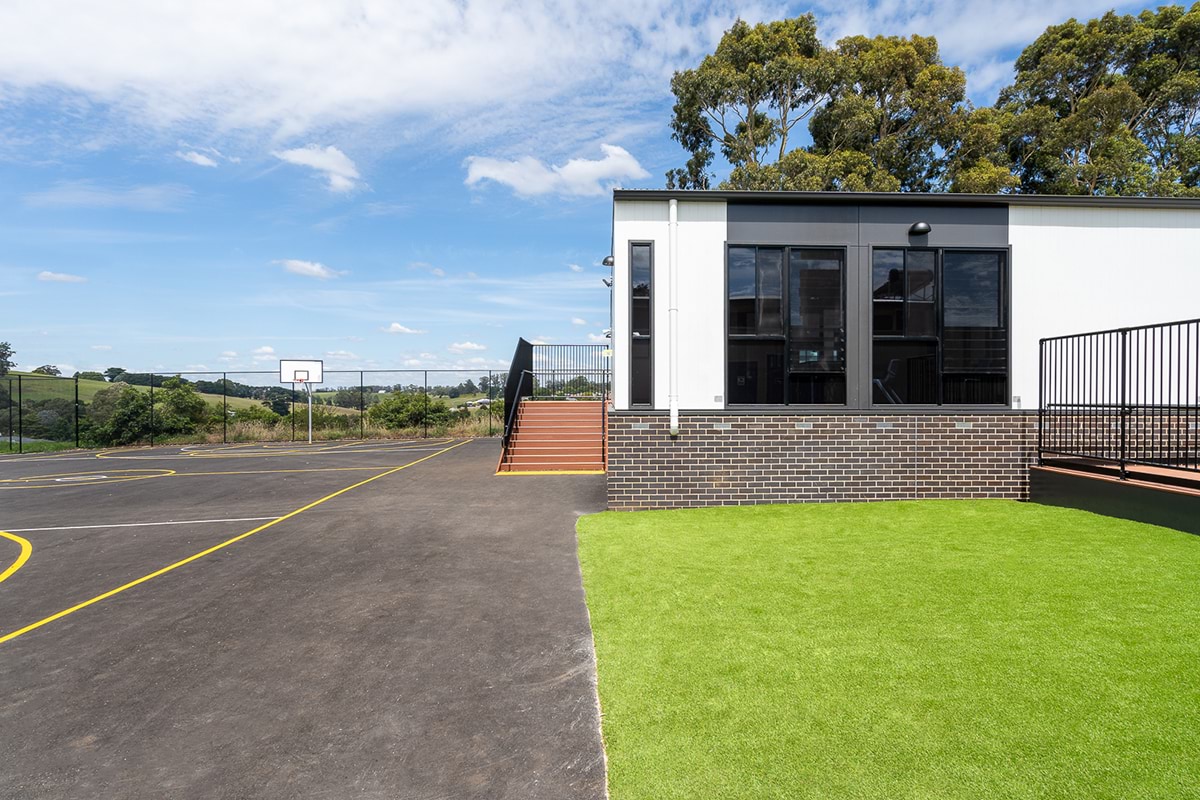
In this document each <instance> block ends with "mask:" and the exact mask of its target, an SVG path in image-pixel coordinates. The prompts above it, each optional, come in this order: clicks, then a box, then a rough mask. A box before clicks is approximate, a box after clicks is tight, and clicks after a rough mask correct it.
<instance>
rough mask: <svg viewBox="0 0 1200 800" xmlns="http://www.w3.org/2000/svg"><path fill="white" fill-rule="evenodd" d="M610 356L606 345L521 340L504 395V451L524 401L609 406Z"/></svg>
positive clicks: (510, 368) (515, 353)
mask: <svg viewBox="0 0 1200 800" xmlns="http://www.w3.org/2000/svg"><path fill="white" fill-rule="evenodd" d="M610 352H611V351H610V350H609V348H608V346H607V345H603V344H532V343H530V342H527V341H525V340H524V339H519V340H518V341H517V349H516V351H515V352H514V353H513V359H512V365H511V366H510V367H509V373H508V384H507V389H506V390H505V395H504V405H505V408H506V409H507V415H506V417H505V424H504V445H505V447H507V446H508V441H509V438H510V437H511V436H512V426H513V421H514V419H515V418H516V417H515V415H516V411H517V405H518V404H519V403H520V401H521V400H522V399H525V398H528V399H531V400H563V399H576V400H585V399H587V400H599V401H602V402H607V400H608V396H609V394H610V393H611V391H612V387H611V385H610V380H611V377H612V376H611V373H610V371H609V353H610Z"/></svg>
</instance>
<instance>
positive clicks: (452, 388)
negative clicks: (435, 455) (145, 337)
mask: <svg viewBox="0 0 1200 800" xmlns="http://www.w3.org/2000/svg"><path fill="white" fill-rule="evenodd" d="M507 376H508V370H507V369H505V370H473V371H468V370H434V369H431V370H352V371H351V370H326V371H325V382H324V383H323V384H322V385H320V386H312V387H307V388H308V389H309V390H311V393H312V422H313V438H314V439H322V440H332V439H388V438H397V439H399V438H405V439H407V438H426V437H443V436H452V437H466V436H497V435H500V434H502V433H503V432H504V408H503V406H504V386H505V382H506V380H507ZM308 400H309V398H308V395H307V393H306V390H305V388H302V387H299V386H293V385H291V384H280V383H279V373H278V372H276V371H269V372H268V371H262V372H166V373H163V372H155V373H151V372H147V373H132V372H126V373H123V374H121V375H119V376H117V377H116V379H115V380H114V381H111V382H110V381H105V380H90V379H87V378H64V377H54V376H49V375H30V374H15V373H10V374H7V375H4V376H2V377H0V434H2V435H0V452H12V453H22V452H39V451H47V450H60V449H66V448H70V447H113V446H120V445H155V444H203V443H211V444H219V443H225V444H228V443H233V442H266V441H284V442H288V441H290V442H295V441H303V440H306V439H307V437H308Z"/></svg>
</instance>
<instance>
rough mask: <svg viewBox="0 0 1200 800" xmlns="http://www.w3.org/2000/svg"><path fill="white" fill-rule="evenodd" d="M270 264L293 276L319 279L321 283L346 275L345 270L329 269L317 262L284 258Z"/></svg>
mask: <svg viewBox="0 0 1200 800" xmlns="http://www.w3.org/2000/svg"><path fill="white" fill-rule="evenodd" d="M271 263H272V264H279V265H281V266H282V267H283V268H284V269H285V270H287V271H288V272H290V273H292V274H293V275H303V276H304V277H306V278H320V279H321V280H323V281H327V280H329V279H330V278H336V277H337V276H338V275H345V274H346V272H345V270H336V269H330V268H329V267H327V266H325V265H324V264H322V263H321V262H319V261H301V260H300V259H298V258H284V259H279V260H277V261H272V262H271Z"/></svg>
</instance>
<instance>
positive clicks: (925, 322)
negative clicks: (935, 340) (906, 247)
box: [904, 250, 937, 336]
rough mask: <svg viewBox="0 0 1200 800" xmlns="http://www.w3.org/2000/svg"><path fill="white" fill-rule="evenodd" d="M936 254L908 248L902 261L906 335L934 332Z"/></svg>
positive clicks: (935, 315)
mask: <svg viewBox="0 0 1200 800" xmlns="http://www.w3.org/2000/svg"><path fill="white" fill-rule="evenodd" d="M936 264H937V256H936V254H935V253H934V252H932V251H930V250H910V251H909V252H908V255H907V257H906V258H905V263H904V273H905V275H904V280H905V299H906V300H907V305H908V308H907V314H908V315H907V319H906V323H905V333H906V334H907V335H909V336H936V335H937V305H936V300H937V274H936V272H935V267H936Z"/></svg>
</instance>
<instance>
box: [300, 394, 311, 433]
mask: <svg viewBox="0 0 1200 800" xmlns="http://www.w3.org/2000/svg"><path fill="white" fill-rule="evenodd" d="M300 385H301V386H303V387H304V393H305V394H306V395H308V443H309V444H312V387H311V386H309V385H308V381H300Z"/></svg>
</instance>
